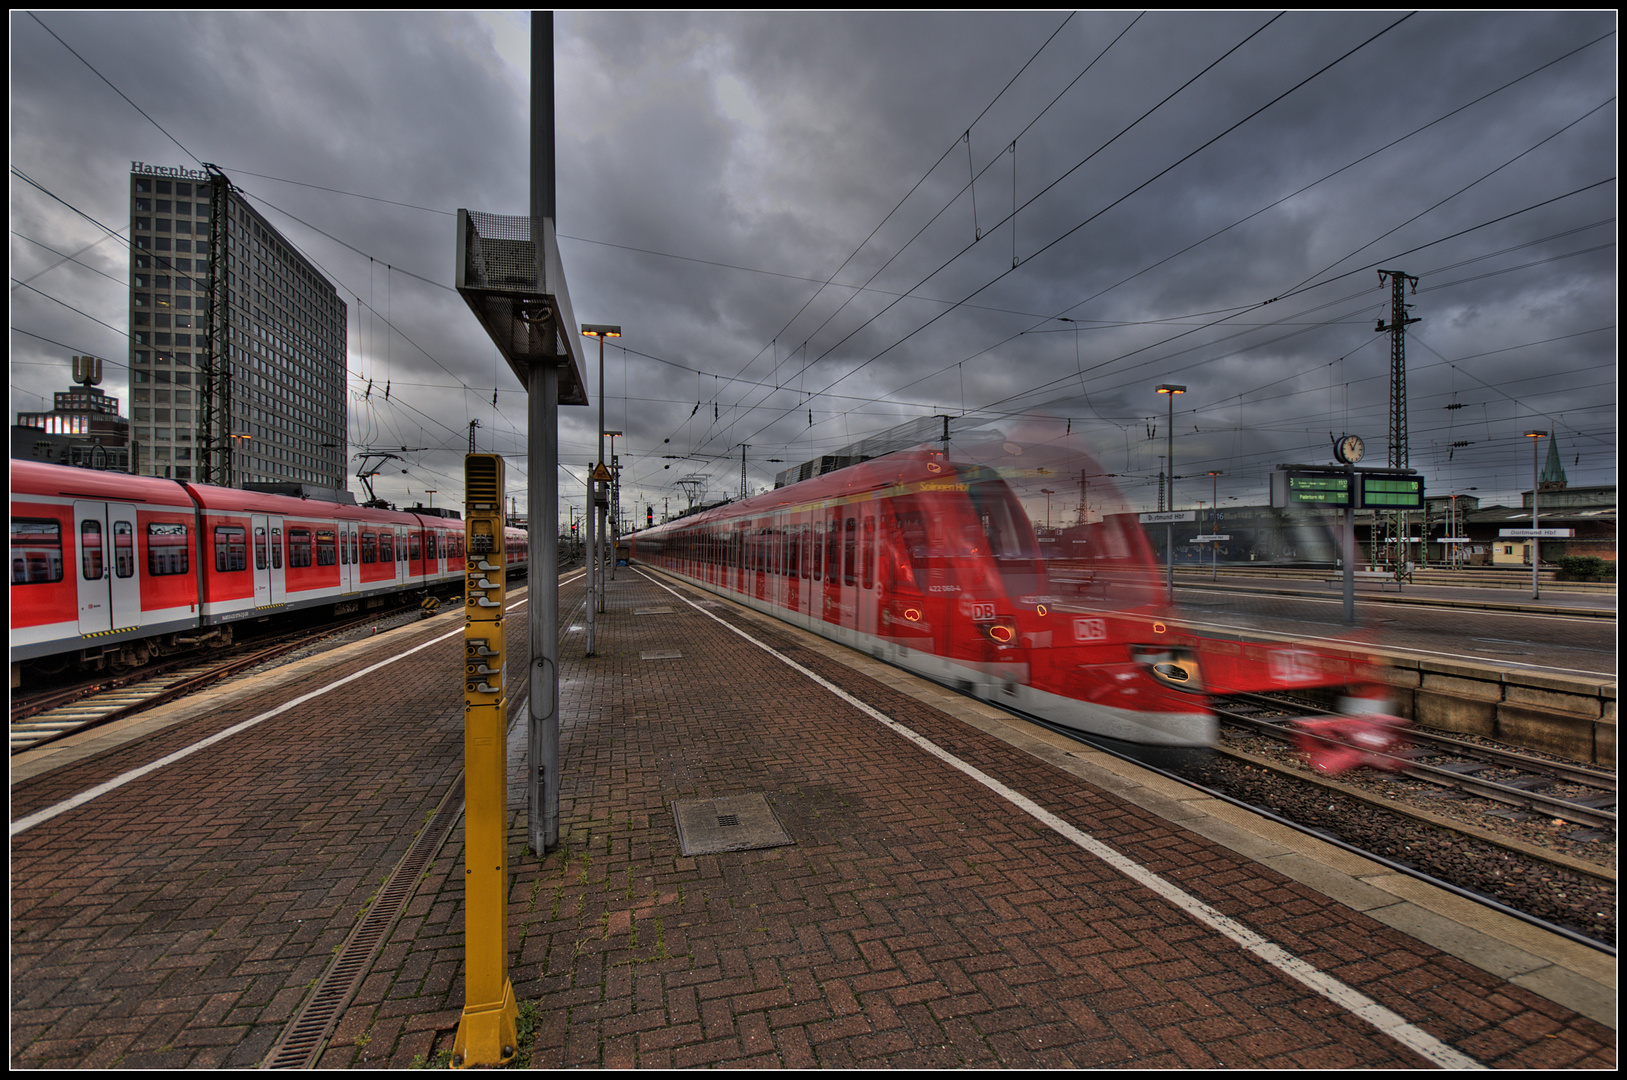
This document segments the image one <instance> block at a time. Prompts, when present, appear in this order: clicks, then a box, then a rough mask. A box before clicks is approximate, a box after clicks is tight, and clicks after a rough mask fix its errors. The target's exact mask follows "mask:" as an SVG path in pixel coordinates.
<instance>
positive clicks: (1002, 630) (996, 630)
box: [983, 619, 1017, 649]
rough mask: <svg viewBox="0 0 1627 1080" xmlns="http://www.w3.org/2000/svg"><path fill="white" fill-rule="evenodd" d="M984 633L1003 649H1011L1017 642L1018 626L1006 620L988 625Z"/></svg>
mask: <svg viewBox="0 0 1627 1080" xmlns="http://www.w3.org/2000/svg"><path fill="white" fill-rule="evenodd" d="M983 633H984V634H985V635H987V637H988V639H989V640H990V641H992V642H994V643H995V644H996V645H998V646H1000V647H1001V648H1002V649H1005V648H1010V646H1011V643H1012V642H1014V641H1016V640H1017V626H1016V624H1015V623H1012V622H1010V621H1008V620H1005V619H1001V620H1000V621H999V622H992V623H988V624H987V625H985V626H984V627H983Z"/></svg>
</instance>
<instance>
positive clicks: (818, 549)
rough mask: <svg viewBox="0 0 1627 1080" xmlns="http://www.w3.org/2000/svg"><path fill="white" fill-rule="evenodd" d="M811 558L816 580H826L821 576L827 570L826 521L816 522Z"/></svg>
mask: <svg viewBox="0 0 1627 1080" xmlns="http://www.w3.org/2000/svg"><path fill="white" fill-rule="evenodd" d="M809 558H810V559H811V560H812V562H813V579H814V580H815V581H822V580H824V579H823V578H822V577H821V576H820V575H821V574H823V573H824V570H825V523H824V522H823V521H816V522H814V525H813V548H812V550H811V551H810V552H809Z"/></svg>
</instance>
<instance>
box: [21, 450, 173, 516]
mask: <svg viewBox="0 0 1627 1080" xmlns="http://www.w3.org/2000/svg"><path fill="white" fill-rule="evenodd" d="M11 493H12V495H13V496H14V497H15V496H17V495H35V496H41V495H44V496H57V497H61V498H83V499H98V500H101V499H105V500H109V501H112V502H126V503H151V504H153V505H155V506H190V505H191V503H192V500H191V499H190V498H188V497H187V494H186V489H185V488H184V487H183V486H182V485H181V484H180V483H179V482H177V481H174V480H165V479H163V478H162V477H157V476H135V475H133V474H131V473H121V472H109V471H107V470H105V469H76V468H74V467H72V466H70V465H52V464H49V463H47V462H43V461H29V460H26V459H23V458H13V459H12V460H11Z"/></svg>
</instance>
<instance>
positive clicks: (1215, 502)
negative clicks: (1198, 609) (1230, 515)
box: [1209, 469, 1225, 581]
mask: <svg viewBox="0 0 1627 1080" xmlns="http://www.w3.org/2000/svg"><path fill="white" fill-rule="evenodd" d="M1223 475H1225V474H1224V473H1222V472H1221V471H1220V470H1219V469H1210V470H1209V514H1210V517H1211V520H1210V522H1209V532H1210V533H1211V534H1219V532H1220V520H1219V519H1220V477H1221V476H1223ZM1209 548H1210V552H1211V554H1212V555H1213V558H1212V559H1211V560H1210V562H1209V580H1210V581H1219V580H1220V541H1219V540H1211V541H1209Z"/></svg>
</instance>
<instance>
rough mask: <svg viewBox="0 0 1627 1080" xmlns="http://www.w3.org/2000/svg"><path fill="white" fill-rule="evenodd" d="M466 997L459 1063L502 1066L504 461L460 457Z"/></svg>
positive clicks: (505, 1003) (505, 983) (456, 1048)
mask: <svg viewBox="0 0 1627 1080" xmlns="http://www.w3.org/2000/svg"><path fill="white" fill-rule="evenodd" d="M463 490H464V496H463V498H464V515H463V521H464V541H465V542H464V553H465V556H466V557H465V560H464V575H465V580H464V602H463V613H464V623H463V769H464V783H463V791H464V807H465V809H464V816H463V834H464V845H463V850H464V910H465V914H464V924H463V937H464V967H465V972H464V997H463V1016H462V1018H461V1019H460V1020H459V1021H458V1034H457V1038H456V1039H455V1040H454V1041H453V1043H452V1061H453V1064H455V1065H457V1066H459V1067H460V1068H471V1067H479V1066H489V1065H503V1064H507V1063H508V1062H509V1061H510V1060H511V1059H512V1058H513V1057H514V1048H515V1044H516V1043H517V1041H518V1039H517V1038H516V1035H515V1017H516V1015H517V1014H518V1009H517V1007H516V1004H515V1001H514V987H513V984H512V983H510V981H509V977H508V761H507V752H506V750H507V732H506V730H505V726H504V722H503V720H504V713H505V711H506V710H505V708H504V694H503V658H504V656H505V650H504V642H503V597H504V590H505V585H506V582H505V577H504V575H505V573H506V570H507V567H506V566H505V564H504V550H505V548H504V544H503V459H502V458H501V457H499V456H498V455H496V454H469V455H468V456H466V457H465V458H464V460H463Z"/></svg>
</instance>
